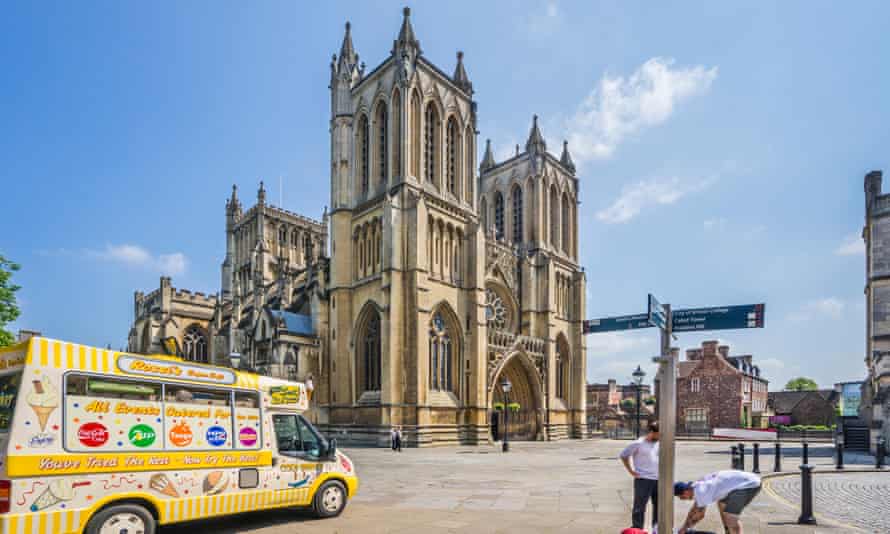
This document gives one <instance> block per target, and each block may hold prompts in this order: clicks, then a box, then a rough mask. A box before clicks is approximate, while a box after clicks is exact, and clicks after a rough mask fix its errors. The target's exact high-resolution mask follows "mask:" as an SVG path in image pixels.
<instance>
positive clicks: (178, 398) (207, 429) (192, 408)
mask: <svg viewBox="0 0 890 534" xmlns="http://www.w3.org/2000/svg"><path fill="white" fill-rule="evenodd" d="M231 404H232V395H231V392H230V391H224V390H216V389H210V388H202V387H194V386H191V385H187V384H170V383H168V384H165V385H164V428H165V429H166V434H165V435H164V445H165V448H166V449H167V450H174V451H175V450H221V449H231V448H232V406H231Z"/></svg>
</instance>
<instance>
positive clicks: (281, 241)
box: [278, 225, 287, 247]
mask: <svg viewBox="0 0 890 534" xmlns="http://www.w3.org/2000/svg"><path fill="white" fill-rule="evenodd" d="M278 245H279V246H282V247H283V246H285V245H287V228H285V227H284V226H283V225H282V227H281V228H279V229H278Z"/></svg>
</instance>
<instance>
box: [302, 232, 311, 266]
mask: <svg viewBox="0 0 890 534" xmlns="http://www.w3.org/2000/svg"><path fill="white" fill-rule="evenodd" d="M310 260H312V238H311V237H309V234H306V235H304V236H303V261H304V262H306V263H309V261H310Z"/></svg>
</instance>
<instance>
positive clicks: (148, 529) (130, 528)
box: [84, 504, 155, 534]
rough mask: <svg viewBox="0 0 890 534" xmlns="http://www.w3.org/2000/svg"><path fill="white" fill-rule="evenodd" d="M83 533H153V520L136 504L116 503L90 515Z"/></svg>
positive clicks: (146, 511)
mask: <svg viewBox="0 0 890 534" xmlns="http://www.w3.org/2000/svg"><path fill="white" fill-rule="evenodd" d="M84 534H155V520H154V518H153V517H152V516H151V514H150V513H149V512H148V510H146V509H145V508H143V507H142V506H139V505H138V504H117V505H113V506H109V507H108V508H103V509H102V510H99V512H98V513H96V515H94V516H93V517H91V518H90V522H89V523H87V528H86V530H84Z"/></svg>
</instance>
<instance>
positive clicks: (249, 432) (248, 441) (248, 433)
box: [238, 427, 257, 447]
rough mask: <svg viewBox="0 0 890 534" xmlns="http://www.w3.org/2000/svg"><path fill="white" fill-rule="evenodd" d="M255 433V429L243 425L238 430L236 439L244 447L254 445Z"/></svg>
mask: <svg viewBox="0 0 890 534" xmlns="http://www.w3.org/2000/svg"><path fill="white" fill-rule="evenodd" d="M256 440H257V435H256V430H254V429H252V428H250V427H244V428H242V429H241V430H240V431H239V432H238V441H240V442H241V445H244V446H245V447H253V446H254V445H256Z"/></svg>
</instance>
